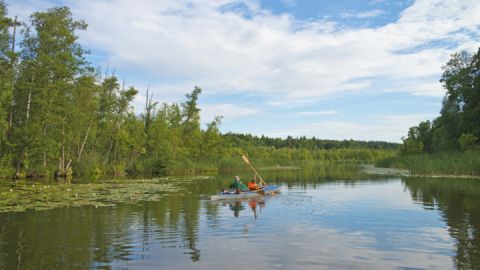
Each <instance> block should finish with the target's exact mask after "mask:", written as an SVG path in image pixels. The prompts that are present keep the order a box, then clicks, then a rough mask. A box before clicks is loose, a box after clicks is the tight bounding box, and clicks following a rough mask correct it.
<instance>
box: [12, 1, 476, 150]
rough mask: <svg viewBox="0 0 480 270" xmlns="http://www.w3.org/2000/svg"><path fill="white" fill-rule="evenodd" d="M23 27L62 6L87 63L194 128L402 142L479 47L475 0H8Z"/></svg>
mask: <svg viewBox="0 0 480 270" xmlns="http://www.w3.org/2000/svg"><path fill="white" fill-rule="evenodd" d="M6 3H7V5H8V10H9V15H10V16H14V15H18V16H19V18H21V19H22V20H24V21H28V20H29V15H30V14H31V13H32V12H34V11H40V10H45V9H47V8H50V7H54V6H62V5H66V6H69V7H70V8H71V10H72V13H73V15H74V17H75V19H81V20H84V21H85V22H87V23H88V25H89V26H88V30H87V31H84V32H79V33H78V34H79V43H80V44H81V45H82V46H83V47H84V48H86V49H88V50H89V51H90V54H89V55H88V56H87V59H88V60H89V61H90V62H91V64H92V65H93V66H94V67H98V68H99V69H100V70H103V71H105V69H106V68H107V67H108V68H109V70H113V69H115V74H117V75H118V76H119V77H120V78H121V79H122V80H123V79H124V80H125V81H126V83H127V84H128V85H132V86H135V87H136V88H137V89H138V90H139V91H140V93H139V95H138V96H137V97H136V99H135V101H134V110H135V111H136V112H137V113H141V112H142V110H143V106H144V104H145V94H146V89H147V88H148V87H149V88H150V93H153V98H154V100H155V101H158V102H160V103H162V102H169V103H170V102H183V101H184V100H185V94H186V93H189V92H191V91H192V90H193V88H194V86H199V87H201V88H202V89H203V92H202V94H201V96H200V98H199V105H200V108H201V117H202V123H203V125H205V124H206V123H208V122H211V121H212V120H213V118H214V117H215V116H216V115H221V116H223V117H224V118H223V120H222V125H221V131H222V132H229V131H231V132H239V133H251V134H255V135H262V134H263V135H266V136H272V137H286V136H288V135H290V136H293V137H299V136H307V137H312V136H315V137H316V138H322V139H337V140H343V139H355V140H382V141H390V142H401V138H402V136H405V135H406V134H407V131H408V128H409V127H411V126H414V125H417V124H418V123H419V122H420V121H424V120H432V119H434V118H435V117H437V116H438V114H439V111H440V108H441V103H442V99H443V96H444V94H445V90H444V89H443V88H442V85H441V83H440V82H439V79H440V77H441V75H442V66H444V65H445V64H446V62H447V61H448V59H449V58H450V55H451V54H453V53H455V52H459V51H462V50H465V51H467V52H470V53H475V52H476V51H477V50H478V48H479V47H480V16H479V14H480V1H478V0H395V1H387V0H344V1H331V0H176V1H174V0H137V1H131V0H95V1H94V0H6Z"/></svg>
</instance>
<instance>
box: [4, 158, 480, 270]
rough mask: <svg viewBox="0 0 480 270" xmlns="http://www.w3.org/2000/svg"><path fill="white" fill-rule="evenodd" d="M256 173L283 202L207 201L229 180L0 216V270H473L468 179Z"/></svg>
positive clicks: (474, 197) (478, 209)
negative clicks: (148, 198)
mask: <svg viewBox="0 0 480 270" xmlns="http://www.w3.org/2000/svg"><path fill="white" fill-rule="evenodd" d="M238 174H239V175H240V176H241V177H242V179H244V181H245V180H246V179H250V178H251V177H252V174H249V173H238ZM261 174H262V175H263V176H264V178H265V179H267V180H268V182H269V183H271V184H277V185H280V186H281V187H282V193H281V194H280V195H276V196H266V197H265V198H257V199H250V200H244V201H238V202H224V203H222V202H220V203H218V202H211V201H210V199H209V196H211V195H213V194H215V193H216V192H217V191H218V190H220V189H221V188H222V187H224V186H226V185H228V183H229V182H230V181H231V179H232V178H233V176H234V175H235V173H230V174H228V175H217V176H215V177H213V178H203V179H199V180H196V181H186V182H185V183H180V184H179V185H180V186H182V189H180V190H179V191H176V192H174V193H172V194H170V195H168V196H165V197H163V198H161V199H160V200H159V201H155V202H141V203H137V204H124V203H120V204H117V205H116V206H113V207H98V208H96V207H92V206H83V207H69V208H57V209H53V210H45V211H27V212H19V213H0V269H88V268H94V269H455V268H458V269H478V268H479V267H480V235H479V232H480V231H479V230H480V182H479V181H478V180H469V179H429V178H399V177H386V176H368V175H364V174H360V173H358V172H357V171H356V170H354V169H352V168H349V167H319V168H309V169H302V170H288V171H261ZM172 181H179V180H172Z"/></svg>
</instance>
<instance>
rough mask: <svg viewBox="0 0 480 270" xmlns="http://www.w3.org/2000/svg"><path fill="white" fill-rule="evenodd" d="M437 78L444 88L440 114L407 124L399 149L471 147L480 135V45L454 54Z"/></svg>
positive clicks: (462, 148)
mask: <svg viewBox="0 0 480 270" xmlns="http://www.w3.org/2000/svg"><path fill="white" fill-rule="evenodd" d="M443 71H444V72H443V75H442V78H441V80H440V82H442V84H443V87H444V88H445V90H446V95H445V97H444V100H443V106H442V109H441V111H440V116H439V117H438V118H436V119H435V120H434V121H433V123H432V124H430V122H429V121H425V122H421V123H420V124H419V125H418V126H415V127H412V128H410V130H409V132H408V136H407V138H406V139H404V140H403V141H404V147H403V150H402V153H404V154H417V153H421V152H423V153H432V152H444V151H450V152H451V151H459V150H467V149H472V148H474V147H475V145H477V144H478V140H476V138H480V49H479V51H478V52H477V53H476V54H474V55H470V54H468V53H466V52H461V53H456V54H453V55H452V57H451V59H450V61H448V63H447V64H446V65H445V66H444V67H443Z"/></svg>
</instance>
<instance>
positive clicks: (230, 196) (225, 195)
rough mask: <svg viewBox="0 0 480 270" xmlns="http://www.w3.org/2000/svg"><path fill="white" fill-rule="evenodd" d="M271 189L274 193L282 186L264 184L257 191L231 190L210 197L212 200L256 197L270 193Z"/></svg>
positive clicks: (278, 191)
mask: <svg viewBox="0 0 480 270" xmlns="http://www.w3.org/2000/svg"><path fill="white" fill-rule="evenodd" d="M270 190H271V191H273V193H280V187H279V186H275V185H271V186H268V188H267V186H264V187H261V188H260V189H259V190H255V191H246V192H242V193H240V194H236V193H229V192H220V193H218V194H217V195H213V196H211V197H210V199H211V200H212V201H217V200H237V199H245V198H255V197H261V196H264V195H270V194H271V192H270Z"/></svg>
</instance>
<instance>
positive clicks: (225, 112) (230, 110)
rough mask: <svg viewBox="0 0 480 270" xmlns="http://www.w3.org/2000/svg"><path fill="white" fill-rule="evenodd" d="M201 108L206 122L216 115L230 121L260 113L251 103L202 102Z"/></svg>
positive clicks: (202, 116)
mask: <svg viewBox="0 0 480 270" xmlns="http://www.w3.org/2000/svg"><path fill="white" fill-rule="evenodd" d="M200 109H201V111H200V114H201V119H203V120H204V121H206V122H210V121H212V120H213V119H214V118H215V116H223V118H224V120H226V121H229V120H232V119H237V118H241V117H245V116H252V115H256V114H258V113H260V110H258V109H256V108H253V107H251V105H249V104H228V103H227V104H201V105H200Z"/></svg>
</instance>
